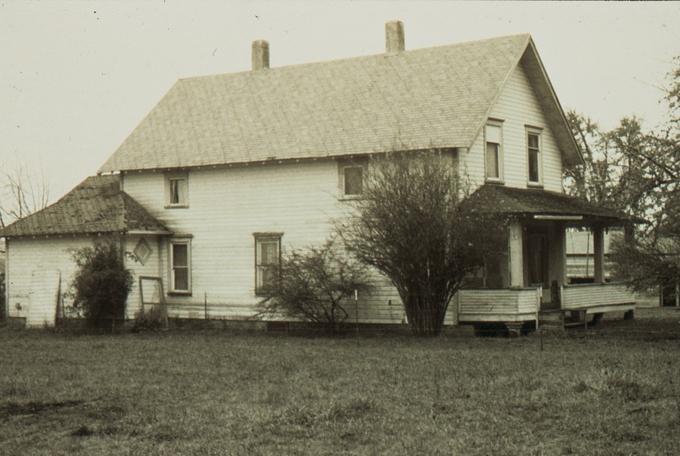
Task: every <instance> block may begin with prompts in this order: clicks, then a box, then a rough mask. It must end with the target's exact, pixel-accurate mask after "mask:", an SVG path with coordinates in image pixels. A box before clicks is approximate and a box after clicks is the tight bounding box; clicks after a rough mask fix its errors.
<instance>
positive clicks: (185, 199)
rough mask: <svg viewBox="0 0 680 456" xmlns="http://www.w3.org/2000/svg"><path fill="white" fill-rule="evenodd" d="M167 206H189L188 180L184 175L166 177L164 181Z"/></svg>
mask: <svg viewBox="0 0 680 456" xmlns="http://www.w3.org/2000/svg"><path fill="white" fill-rule="evenodd" d="M166 193H167V198H166V201H167V206H166V207H188V206H189V178H188V176H187V175H186V174H179V175H177V174H175V175H170V176H168V177H167V180H166Z"/></svg>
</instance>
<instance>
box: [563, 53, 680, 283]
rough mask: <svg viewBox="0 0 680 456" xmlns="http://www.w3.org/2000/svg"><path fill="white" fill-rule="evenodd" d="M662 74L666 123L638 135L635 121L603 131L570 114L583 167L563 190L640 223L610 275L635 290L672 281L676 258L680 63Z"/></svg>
mask: <svg viewBox="0 0 680 456" xmlns="http://www.w3.org/2000/svg"><path fill="white" fill-rule="evenodd" d="M676 62H677V63H678V66H677V68H676V69H675V70H674V71H673V72H672V73H671V74H670V75H669V76H670V78H671V79H670V84H669V88H668V89H667V90H666V95H665V97H664V101H665V102H666V103H667V105H668V109H669V119H668V121H667V122H666V123H665V125H663V126H662V127H661V128H658V129H656V130H651V131H644V130H643V128H642V125H641V122H640V120H639V119H637V118H635V117H633V118H624V119H622V120H621V122H620V124H619V125H618V126H617V127H616V128H614V129H613V130H610V131H602V130H601V129H600V128H598V126H597V125H596V124H595V123H594V122H592V121H591V120H590V119H588V118H587V117H584V116H581V115H578V114H576V113H573V112H571V113H569V114H568V117H569V120H570V123H571V126H572V133H573V134H574V137H575V139H576V140H577V142H579V143H580V145H581V149H582V151H583V155H584V161H585V163H584V164H583V165H580V166H577V167H575V168H574V169H572V170H570V171H568V173H567V175H566V176H565V181H566V184H567V189H568V191H569V192H570V193H571V194H573V195H576V196H579V197H582V198H584V199H587V200H589V201H593V202H596V203H600V204H604V205H607V206H610V207H613V208H616V209H619V210H621V211H624V212H626V213H627V214H629V215H631V216H635V217H639V218H644V219H646V220H647V221H648V222H649V223H648V224H645V225H638V227H637V229H636V233H637V236H636V239H635V240H634V241H631V240H630V239H628V240H624V239H618V240H617V241H616V242H614V243H613V246H612V259H613V260H614V264H615V268H614V274H615V275H616V276H617V277H618V278H620V279H625V280H627V281H628V282H629V283H630V284H631V286H632V287H633V288H634V289H636V290H648V289H650V288H652V287H654V286H657V285H658V284H659V283H666V284H667V283H673V282H675V281H677V280H678V271H679V270H680V267H679V263H680V261H679V258H680V228H678V227H679V226H680V58H678V59H676Z"/></svg>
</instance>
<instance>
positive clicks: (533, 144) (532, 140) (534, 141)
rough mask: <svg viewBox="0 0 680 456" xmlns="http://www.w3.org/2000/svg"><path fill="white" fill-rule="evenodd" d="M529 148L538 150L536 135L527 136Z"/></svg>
mask: <svg viewBox="0 0 680 456" xmlns="http://www.w3.org/2000/svg"><path fill="white" fill-rule="evenodd" d="M529 147H531V148H533V149H538V135H532V134H529Z"/></svg>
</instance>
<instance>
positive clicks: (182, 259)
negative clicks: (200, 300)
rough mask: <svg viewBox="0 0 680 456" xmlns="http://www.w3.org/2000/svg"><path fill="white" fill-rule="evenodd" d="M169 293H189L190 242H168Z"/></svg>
mask: <svg viewBox="0 0 680 456" xmlns="http://www.w3.org/2000/svg"><path fill="white" fill-rule="evenodd" d="M168 256H169V259H170V290H169V291H170V292H171V293H177V294H190V293H191V241H190V240H188V239H182V240H171V241H170V252H169V255H168Z"/></svg>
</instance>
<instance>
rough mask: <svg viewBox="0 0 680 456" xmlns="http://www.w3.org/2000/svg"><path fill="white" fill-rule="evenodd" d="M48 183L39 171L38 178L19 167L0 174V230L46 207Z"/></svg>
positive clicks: (48, 193)
mask: <svg viewBox="0 0 680 456" xmlns="http://www.w3.org/2000/svg"><path fill="white" fill-rule="evenodd" d="M49 196H50V186H49V182H48V181H47V179H46V178H45V175H44V174H43V173H42V170H40V175H39V176H38V177H36V176H33V175H31V174H29V173H28V172H27V171H26V168H25V167H23V166H20V167H18V168H16V169H15V170H13V171H3V172H0V228H4V227H5V226H6V225H7V224H9V223H11V222H13V221H14V220H18V219H20V218H23V217H26V216H27V215H30V214H32V213H33V212H36V211H39V210H40V209H44V208H45V207H47V203H48V202H49Z"/></svg>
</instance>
